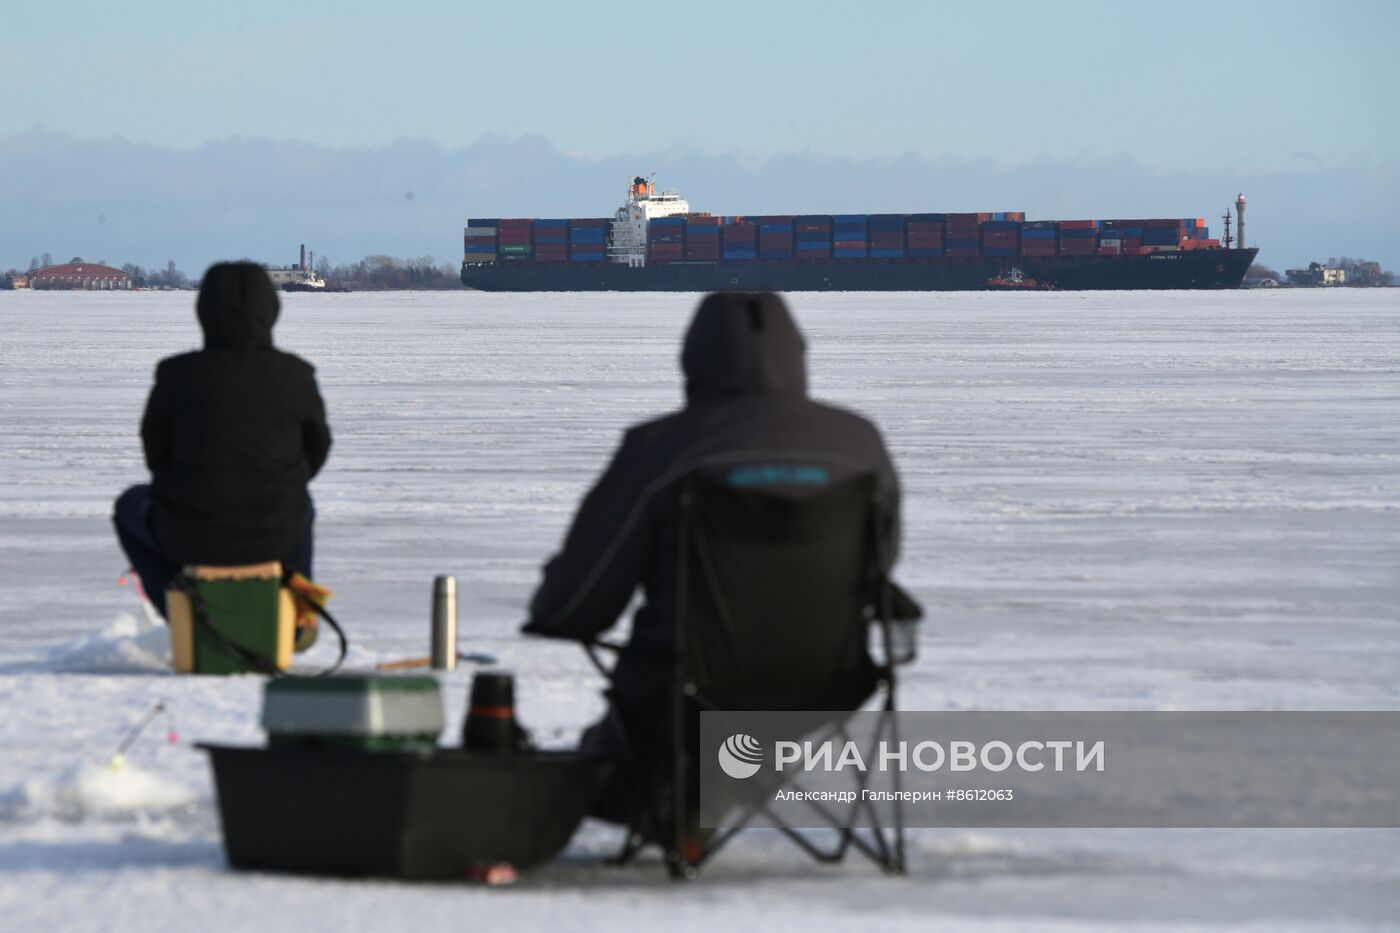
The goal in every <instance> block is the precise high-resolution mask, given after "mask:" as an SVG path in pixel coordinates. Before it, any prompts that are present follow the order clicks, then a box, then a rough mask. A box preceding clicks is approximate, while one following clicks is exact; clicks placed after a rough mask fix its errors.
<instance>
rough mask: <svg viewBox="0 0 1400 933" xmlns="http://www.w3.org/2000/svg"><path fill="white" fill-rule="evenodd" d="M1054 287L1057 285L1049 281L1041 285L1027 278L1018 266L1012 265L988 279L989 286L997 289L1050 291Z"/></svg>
mask: <svg viewBox="0 0 1400 933" xmlns="http://www.w3.org/2000/svg"><path fill="white" fill-rule="evenodd" d="M1054 287H1055V286H1053V285H1051V284H1050V283H1048V282H1047V283H1045V284H1044V285H1041V284H1040V283H1039V282H1037V281H1036V280H1035V279H1028V278H1026V274H1025V273H1024V272H1022V271H1021V270H1020V268H1019V267H1017V266H1012V267H1011V268H1010V269H1008V270H1007V271H1006V272H1004V273H1002V274H1001V275H994V276H992V277H991V278H990V279H988V280H987V288H989V289H996V290H1002V289H1020V290H1022V291H1025V290H1030V289H1037V288H1039V289H1045V290H1047V291H1048V290H1050V289H1052V288H1054Z"/></svg>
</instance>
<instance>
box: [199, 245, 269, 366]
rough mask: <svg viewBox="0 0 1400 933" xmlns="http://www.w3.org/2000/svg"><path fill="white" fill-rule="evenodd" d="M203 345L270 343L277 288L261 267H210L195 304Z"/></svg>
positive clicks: (230, 346) (238, 346)
mask: <svg viewBox="0 0 1400 933" xmlns="http://www.w3.org/2000/svg"><path fill="white" fill-rule="evenodd" d="M195 311H196V313H197V314H198V315H199V326H200V327H201V328H203V329H204V346H205V347H206V348H214V347H219V348H222V349H235V350H245V349H253V348H255V347H270V346H272V325H273V323H274V322H275V321H276V320H277V311H278V304H277V289H276V288H275V287H273V284H272V280H271V279H269V278H268V277H267V273H266V272H264V271H263V268H262V266H259V265H257V264H255V263H251V262H221V263H218V264H217V265H213V266H210V267H209V271H207V272H205V273H204V281H203V282H202V283H200V286H199V300H198V301H197V302H196V303H195Z"/></svg>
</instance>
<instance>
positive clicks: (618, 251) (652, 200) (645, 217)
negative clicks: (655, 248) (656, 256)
mask: <svg viewBox="0 0 1400 933" xmlns="http://www.w3.org/2000/svg"><path fill="white" fill-rule="evenodd" d="M655 177H656V176H654V175H653V176H652V177H651V178H642V177H641V176H637V177H636V178H633V179H632V181H631V183H629V184H628V186H627V200H626V202H625V203H624V204H623V205H622V206H621V207H619V208H618V209H617V213H616V214H615V215H614V216H613V222H612V238H611V243H610V245H609V246H608V259H609V260H611V261H612V262H617V263H623V264H625V265H628V266H644V265H646V261H647V229H648V222H649V221H651V220H654V219H656V218H657V217H672V216H675V215H676V214H689V213H690V202H689V201H687V200H686V199H685V198H683V197H681V196H680V193H679V192H677V191H674V190H672V191H661V192H658V191H657V190H656V182H655Z"/></svg>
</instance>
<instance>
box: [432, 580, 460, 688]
mask: <svg viewBox="0 0 1400 933" xmlns="http://www.w3.org/2000/svg"><path fill="white" fill-rule="evenodd" d="M432 637H433V643H432V658H431V660H432V665H433V670H435V671H450V670H453V669H454V668H456V667H457V578H456V577H453V576H441V577H435V578H433V633H432Z"/></svg>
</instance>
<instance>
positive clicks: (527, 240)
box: [462, 177, 1258, 292]
mask: <svg viewBox="0 0 1400 933" xmlns="http://www.w3.org/2000/svg"><path fill="white" fill-rule="evenodd" d="M1237 206H1238V209H1239V210H1240V230H1241V233H1243V228H1244V224H1243V219H1244V216H1243V208H1244V196H1243V195H1241V196H1240V198H1239V202H1238V205H1237ZM1225 220H1226V229H1225V242H1224V244H1223V245H1222V243H1221V241H1220V240H1218V239H1211V237H1210V231H1209V229H1208V228H1207V227H1206V224H1205V221H1204V220H1202V219H1200V218H1188V219H1177V218H1171V219H1161V218H1148V219H1117V220H1058V221H1057V220H1035V221H1028V220H1026V219H1025V214H1024V213H1022V212H1019V211H1010V212H1004V213H983V214H967V213H962V214H956V213H941V214H940V213H920V214H786V215H763V216H727V217H721V216H712V215H710V214H707V213H700V212H694V211H691V209H690V204H689V203H688V202H687V201H686V200H685V199H684V198H682V197H681V196H680V194H679V193H677V192H675V191H658V190H657V189H656V185H655V182H654V181H653V180H650V179H646V178H641V177H637V178H634V179H633V180H632V181H631V183H630V184H629V185H628V188H627V198H626V201H625V203H624V204H623V205H622V207H620V208H618V210H617V212H616V214H614V216H612V217H582V218H580V217H575V218H544V219H539V218H536V219H506V218H480V219H470V220H468V221H467V226H466V230H465V236H464V241H465V242H464V256H463V261H462V284H463V285H465V286H467V287H468V288H473V289H479V290H481V291H499V292H534V291H695V292H709V291H720V290H726V289H743V290H761V291H785V292H792V291H957V290H963V291H973V290H976V291H991V290H1016V291H1024V290H1034V289H1061V290H1081V289H1175V288H1183V289H1219V288H1238V287H1239V286H1240V283H1241V282H1242V281H1243V280H1244V275H1245V272H1246V271H1247V270H1248V269H1249V266H1250V263H1251V262H1253V260H1254V256H1255V255H1256V254H1257V253H1258V250H1257V249H1254V248H1243V243H1242V238H1241V246H1240V248H1233V249H1232V248H1230V239H1229V226H1228V223H1229V214H1228V213H1227V214H1226V216H1225Z"/></svg>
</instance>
